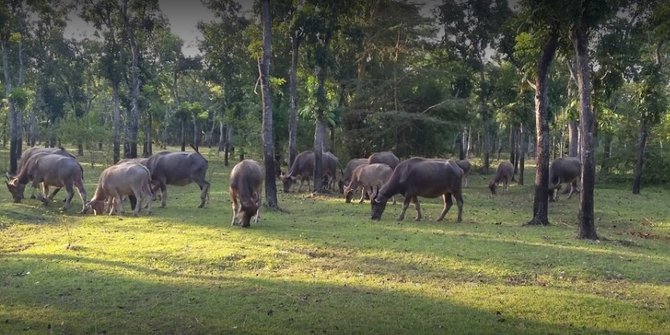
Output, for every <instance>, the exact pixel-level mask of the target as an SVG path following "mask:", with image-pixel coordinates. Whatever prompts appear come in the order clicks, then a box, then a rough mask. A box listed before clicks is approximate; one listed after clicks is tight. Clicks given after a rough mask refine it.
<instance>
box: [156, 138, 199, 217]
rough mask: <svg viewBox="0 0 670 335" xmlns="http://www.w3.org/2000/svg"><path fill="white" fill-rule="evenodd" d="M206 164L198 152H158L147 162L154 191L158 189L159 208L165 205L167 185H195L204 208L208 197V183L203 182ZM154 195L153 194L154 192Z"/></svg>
mask: <svg viewBox="0 0 670 335" xmlns="http://www.w3.org/2000/svg"><path fill="white" fill-rule="evenodd" d="M208 165H209V164H208V162H207V160H206V159H205V157H203V156H202V155H201V154H200V153H199V152H197V151H196V152H159V153H156V154H154V155H152V156H151V157H149V159H148V160H147V163H146V166H147V168H149V171H150V172H151V183H152V184H153V187H154V191H155V189H156V188H160V191H161V195H162V197H161V207H165V205H166V204H167V185H177V186H185V185H188V184H190V183H196V184H198V186H199V187H200V205H199V206H198V208H202V207H204V206H205V202H206V201H207V198H208V196H209V185H210V184H209V182H208V181H207V180H205V176H206V174H207V167H208ZM154 193H155V192H154Z"/></svg>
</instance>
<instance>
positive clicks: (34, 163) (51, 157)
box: [6, 153, 86, 212]
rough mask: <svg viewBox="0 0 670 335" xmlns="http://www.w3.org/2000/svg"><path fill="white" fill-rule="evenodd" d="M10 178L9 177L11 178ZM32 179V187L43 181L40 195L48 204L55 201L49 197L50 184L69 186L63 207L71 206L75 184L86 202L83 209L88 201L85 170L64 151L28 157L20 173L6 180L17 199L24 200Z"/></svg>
mask: <svg viewBox="0 0 670 335" xmlns="http://www.w3.org/2000/svg"><path fill="white" fill-rule="evenodd" d="M8 179H9V178H8ZM31 180H32V182H33V183H32V187H34V188H37V187H38V186H39V185H40V183H42V188H43V190H42V193H41V194H40V195H38V198H39V199H40V200H41V201H42V202H44V203H45V204H47V203H49V202H50V201H51V199H50V198H47V196H46V195H47V194H48V193H49V186H55V187H65V190H66V191H67V197H66V198H65V204H64V205H63V208H62V209H63V210H66V209H68V208H69V207H70V203H71V202H72V197H74V188H75V187H76V188H77V191H78V193H79V197H80V198H81V202H82V212H83V211H84V204H85V203H86V189H85V188H84V170H83V168H82V167H81V164H79V162H77V160H76V159H74V158H72V157H69V156H63V155H61V154H49V153H36V154H33V155H32V156H31V157H30V158H28V159H27V160H26V161H24V162H23V163H22V165H21V170H19V172H18V173H17V175H16V176H15V177H13V178H11V179H9V180H8V181H7V182H6V184H7V188H8V189H9V192H10V193H11V194H12V196H13V198H14V202H21V200H22V199H23V193H24V191H25V187H26V184H28V182H29V181H31Z"/></svg>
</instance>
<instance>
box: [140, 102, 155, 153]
mask: <svg viewBox="0 0 670 335" xmlns="http://www.w3.org/2000/svg"><path fill="white" fill-rule="evenodd" d="M152 124H153V117H152V116H151V113H149V114H148V115H147V124H146V126H145V128H144V148H143V149H142V156H143V157H149V156H151V155H153V148H152V142H153V139H152V136H151V128H152V127H153V125H152Z"/></svg>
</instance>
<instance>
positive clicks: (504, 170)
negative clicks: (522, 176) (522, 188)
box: [489, 161, 514, 194]
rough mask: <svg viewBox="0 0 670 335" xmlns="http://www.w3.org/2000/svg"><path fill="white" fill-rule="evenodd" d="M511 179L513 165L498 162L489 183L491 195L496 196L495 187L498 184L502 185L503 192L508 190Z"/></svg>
mask: <svg viewBox="0 0 670 335" xmlns="http://www.w3.org/2000/svg"><path fill="white" fill-rule="evenodd" d="M512 177H514V165H512V163H510V162H508V161H504V162H500V164H498V168H497V169H496V173H495V175H494V176H493V179H491V182H490V183H489V189H490V190H491V194H496V187H497V185H498V183H502V184H503V191H507V190H508V189H509V182H510V181H511V180H512Z"/></svg>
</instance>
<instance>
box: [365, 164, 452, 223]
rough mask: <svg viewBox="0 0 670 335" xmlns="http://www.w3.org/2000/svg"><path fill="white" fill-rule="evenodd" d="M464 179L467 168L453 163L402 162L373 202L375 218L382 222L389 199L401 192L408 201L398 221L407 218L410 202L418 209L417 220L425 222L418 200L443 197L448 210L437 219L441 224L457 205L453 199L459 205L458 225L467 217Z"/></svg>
mask: <svg viewBox="0 0 670 335" xmlns="http://www.w3.org/2000/svg"><path fill="white" fill-rule="evenodd" d="M462 177H463V169H461V168H460V167H459V166H458V165H457V164H456V163H455V162H454V161H452V160H448V161H447V160H439V159H425V158H419V157H415V158H411V159H408V160H405V161H402V162H400V164H398V166H396V168H395V170H393V174H392V175H391V178H390V179H389V180H388V181H387V182H386V183H385V184H384V185H383V186H382V188H381V189H380V190H379V192H378V193H377V196H376V197H375V198H374V200H372V201H371V202H370V203H371V204H372V215H371V218H372V219H373V220H379V219H381V216H382V214H383V213H384V209H385V208H386V203H387V201H388V199H389V198H390V197H391V196H393V195H395V194H398V193H400V194H402V195H403V196H404V197H405V201H404V203H403V208H402V212H401V213H400V216H399V217H398V220H403V219H404V218H405V211H406V210H407V207H408V206H409V203H410V201H411V202H413V203H414V208H416V214H417V215H416V220H421V209H420V207H419V199H418V197H426V198H435V197H439V196H442V197H443V199H444V208H443V209H442V212H441V213H440V216H439V217H438V219H437V221H441V220H443V219H444V216H445V215H446V214H447V212H448V211H449V209H450V208H451V206H452V205H453V199H452V196H453V198H455V199H456V205H457V206H458V219H457V222H461V221H462V215H463V197H462V194H461V188H462Z"/></svg>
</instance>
